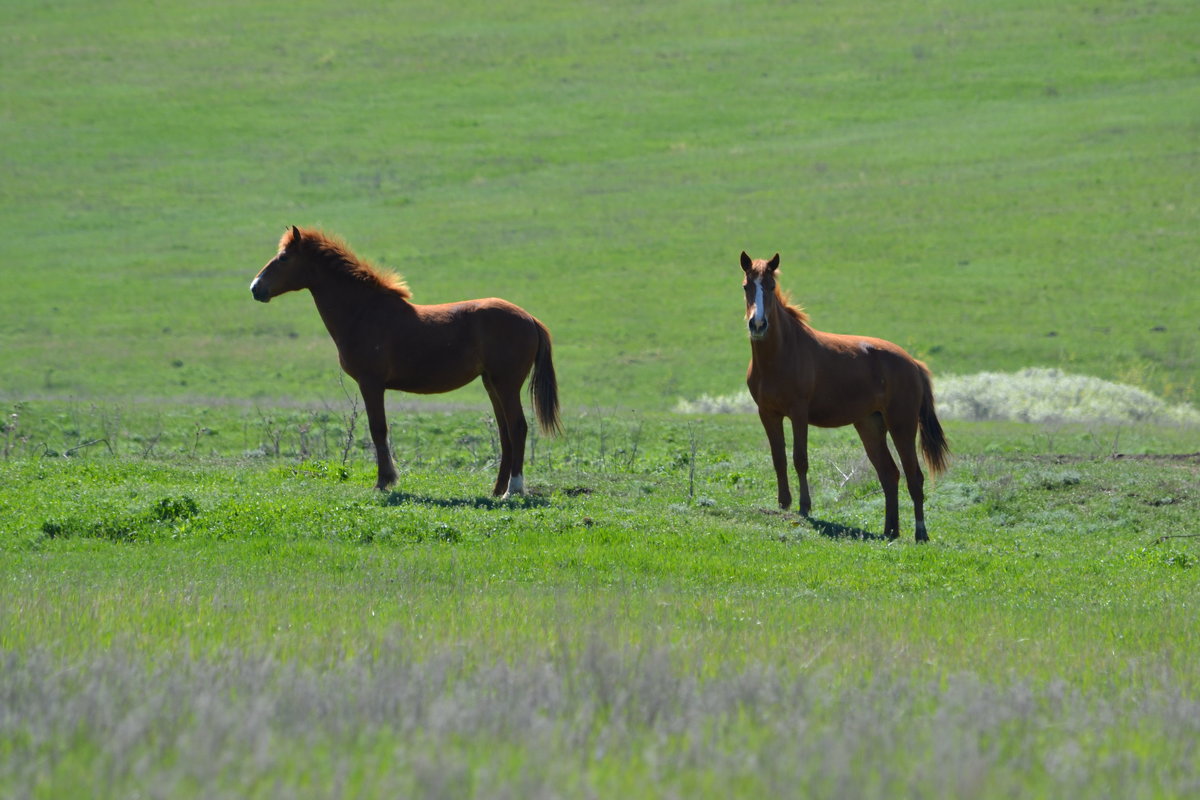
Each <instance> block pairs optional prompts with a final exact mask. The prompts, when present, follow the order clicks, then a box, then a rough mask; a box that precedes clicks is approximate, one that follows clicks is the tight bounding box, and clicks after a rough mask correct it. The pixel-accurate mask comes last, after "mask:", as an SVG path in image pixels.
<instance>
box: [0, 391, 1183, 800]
mask: <svg viewBox="0 0 1200 800" xmlns="http://www.w3.org/2000/svg"><path fill="white" fill-rule="evenodd" d="M26 416H27V417H30V416H31V415H30V414H29V413H28V412H27V414H26ZM47 416H48V417H49V418H53V417H54V416H55V415H53V414H51V415H47ZM84 421H85V422H86V419H85V420H84ZM129 421H130V420H129V419H128V418H126V422H129ZM28 422H29V424H30V426H31V427H32V426H33V425H34V420H32V419H28ZM410 422H411V427H409V428H408V429H407V430H406V431H405V432H406V433H407V434H408V435H409V437H410V438H409V439H408V441H409V442H410V444H412V443H415V442H417V441H420V442H422V443H423V444H422V447H421V449H420V450H419V451H418V450H417V449H416V448H415V446H413V447H410V450H409V452H410V454H419V456H420V458H416V459H411V460H408V459H406V460H404V461H403V462H402V478H401V484H400V486H399V488H398V490H397V491H394V492H391V493H387V494H379V493H376V492H373V491H371V490H370V489H369V488H367V487H368V486H369V484H370V482H371V474H370V471H369V468H368V466H367V464H366V463H365V462H364V461H362V460H360V459H359V458H357V457H355V458H352V459H351V460H350V461H349V462H348V463H347V464H346V465H345V466H343V465H342V464H341V463H340V461H338V460H337V459H318V460H313V459H311V458H310V459H300V458H299V457H298V456H296V455H292V456H290V457H289V456H288V455H287V452H286V447H287V446H288V445H287V444H286V442H285V444H284V446H285V453H284V454H283V455H282V456H281V457H278V458H276V457H274V456H271V457H264V456H263V455H262V454H261V453H258V454H254V455H246V454H245V453H242V454H239V455H233V454H229V455H222V454H220V453H216V454H214V453H212V452H209V453H204V452H199V453H196V452H194V451H192V450H190V449H189V448H190V444H189V443H188V439H189V437H188V436H186V435H181V436H179V437H178V440H179V450H173V451H167V450H166V448H164V449H162V450H156V451H154V452H153V453H151V454H150V455H149V456H147V457H143V456H141V455H138V454H136V453H132V452H131V453H126V454H122V447H123V445H122V444H120V442H118V445H117V448H116V449H117V454H116V455H109V453H108V451H107V449H104V448H97V447H92V448H87V449H86V450H84V451H81V452H80V453H79V454H78V455H76V456H74V457H72V458H69V459H67V458H62V457H61V456H55V457H44V456H37V455H23V456H21V457H20V458H15V459H14V458H10V459H9V460H7V461H3V462H0V479H2V480H3V482H4V485H5V486H6V487H7V491H6V493H5V495H4V497H3V498H2V499H0V505H2V506H3V507H2V508H0V518H2V519H3V520H4V523H3V529H2V530H0V547H3V549H4V558H3V560H2V562H0V563H2V564H3V566H2V568H0V658H3V660H4V661H3V665H2V666H3V669H2V670H0V675H2V676H3V677H2V678H0V693H2V695H3V697H4V703H3V708H4V709H5V715H4V716H3V718H2V727H0V755H2V757H0V786H3V787H4V790H5V791H4V793H5V794H14V795H17V796H24V795H29V796H57V795H62V794H64V793H68V794H69V793H72V792H76V791H101V792H102V793H107V794H124V793H128V792H129V791H133V790H134V789H135V788H136V789H138V790H140V791H142V792H143V793H146V794H149V795H150V796H181V795H182V796H190V795H194V796H263V797H265V796H279V795H280V794H284V795H291V796H330V795H334V796H339V795H341V796H353V795H357V794H363V793H390V794H405V795H412V796H426V797H450V796H480V797H502V796H522V797H538V796H547V797H548V796H561V795H564V794H565V795H582V796H588V795H612V794H618V793H619V794H621V795H623V796H625V795H628V796H661V795H663V794H667V795H670V794H699V795H717V794H720V795H726V796H727V795H729V794H731V793H736V794H740V795H758V796H767V795H772V796H776V795H778V794H780V793H785V794H788V793H802V794H804V793H807V794H815V795H821V796H831V795H838V796H845V795H846V794H847V793H849V794H854V795H857V796H866V797H872V796H874V797H883V796H894V795H895V794H896V793H905V794H923V795H928V796H941V797H994V796H1011V795H1012V794H1021V795H1045V796H1050V795H1061V794H1064V793H1067V792H1083V793H1086V794H1092V795H1096V794H1102V795H1109V794H1118V795H1122V796H1165V797H1171V796H1179V797H1183V796H1187V795H1188V794H1189V793H1191V792H1193V791H1194V790H1195V788H1196V783H1195V781H1196V777H1195V776H1196V775H1197V774H1198V772H1197V766H1198V762H1200V752H1198V751H1197V746H1196V742H1197V741H1198V737H1197V735H1196V734H1197V720H1198V719H1200V715H1198V714H1197V713H1196V712H1197V706H1198V703H1200V673H1198V672H1197V670H1196V668H1195V664H1196V663H1198V660H1197V657H1198V656H1200V635H1198V634H1197V630H1196V627H1195V625H1194V619H1195V615H1196V597H1197V596H1200V569H1198V568H1197V567H1198V566H1200V551H1198V550H1197V545H1196V544H1195V542H1196V540H1195V539H1193V538H1164V537H1184V536H1190V535H1191V534H1193V533H1194V532H1195V530H1196V528H1195V524H1194V518H1195V513H1196V503H1197V498H1196V496H1195V489H1194V487H1195V485H1196V477H1197V472H1198V471H1200V464H1198V463H1197V461H1196V459H1195V457H1170V456H1144V457H1136V458H1135V457H1123V458H1113V457H1112V453H1111V451H1110V450H1108V448H1109V447H1110V446H1111V444H1112V442H1113V439H1114V437H1113V435H1112V431H1105V430H1091V431H1088V430H1046V429H1038V428H1031V427H1029V426H1015V425H984V424H978V425H963V424H960V425H956V426H954V427H953V428H952V429H951V434H952V436H953V437H954V441H955V443H956V446H957V447H958V453H959V456H958V460H957V461H956V464H955V467H954V469H953V471H952V472H951V473H950V474H949V475H948V476H946V477H945V478H943V479H942V480H941V481H939V482H938V483H937V484H936V485H935V486H934V487H933V488H932V491H931V499H930V508H929V517H930V522H931V532H932V535H933V537H934V541H933V542H932V544H931V545H930V546H927V547H917V546H915V545H914V544H913V543H912V542H911V541H910V540H909V539H908V538H907V537H911V530H908V531H906V538H905V539H903V540H901V541H898V542H894V543H889V542H886V541H883V540H880V539H878V538H877V537H876V536H874V535H873V532H875V531H878V529H879V524H880V519H881V516H882V509H881V499H880V497H879V495H878V493H877V491H876V490H875V488H874V485H873V481H872V480H871V479H870V478H869V477H868V476H864V474H863V473H862V470H861V467H862V463H861V453H857V452H855V448H856V447H857V445H856V444H855V443H854V442H853V441H849V440H847V439H845V438H839V437H837V436H825V437H819V438H817V439H816V442H815V445H814V447H815V449H814V453H813V463H814V484H815V486H814V491H815V499H816V506H815V513H816V516H815V517H814V518H813V519H811V520H803V519H800V518H798V517H796V516H795V515H790V514H781V513H779V512H777V511H776V510H775V509H773V508H771V507H770V498H771V496H772V494H773V492H772V491H771V490H770V488H769V485H767V484H766V483H765V479H766V473H767V469H766V456H765V454H764V452H763V445H762V443H761V442H760V441H759V437H760V434H759V433H758V431H757V422H756V421H754V420H752V419H747V418H743V417H725V418H720V419H716V420H704V421H698V420H689V419H687V418H679V417H643V418H641V419H640V420H638V421H637V423H636V424H635V423H634V421H633V419H632V418H629V419H617V418H596V417H594V416H593V417H590V418H572V419H570V420H568V422H569V433H568V435H567V437H565V439H564V440H559V441H558V442H556V443H555V444H554V445H550V444H549V443H546V442H543V443H541V445H540V447H539V455H538V458H537V461H535V463H534V465H532V466H531V469H530V477H531V485H532V488H533V494H531V495H530V496H529V497H527V498H525V499H521V500H517V501H513V502H499V501H495V500H493V499H492V498H490V497H487V496H485V495H484V494H483V493H484V492H485V491H486V488H487V486H489V485H490V478H491V476H490V471H491V465H490V463H489V457H488V455H487V454H486V452H484V451H486V445H479V446H478V447H477V450H476V456H475V458H474V460H472V457H471V451H470V449H469V448H468V447H467V445H466V443H464V442H463V439H462V434H460V433H458V431H460V430H465V429H469V428H471V427H472V426H474V425H477V424H478V418H477V416H476V415H475V414H473V413H471V412H467V413H460V414H428V415H424V416H418V417H416V418H414V419H413V420H410ZM701 422H702V423H703V424H702V425H701ZM248 424H249V423H248ZM260 424H261V423H260ZM417 434H420V438H419V439H418V438H417ZM1159 436H1165V437H1167V438H1168V439H1169V440H1170V441H1173V442H1175V443H1177V444H1179V445H1181V446H1193V447H1194V446H1195V444H1196V442H1194V441H1193V439H1194V437H1195V434H1194V433H1192V432H1188V431H1179V430H1165V431H1158V432H1155V431H1152V430H1151V431H1136V432H1126V433H1125V434H1124V436H1123V437H1122V441H1124V442H1125V443H1126V444H1127V445H1129V446H1130V449H1139V448H1148V449H1154V448H1153V447H1151V445H1153V444H1155V443H1156V442H1157V441H1158V439H1157V437H1159ZM1142 437H1144V438H1142ZM168 438H169V437H164V438H163V440H162V441H166V440H167V439H168ZM221 438H222V437H221V436H216V437H210V440H209V441H220V440H221ZM397 438H402V437H401V436H400V435H399V434H398V435H397ZM121 441H124V440H121ZM635 443H636V445H637V446H636V448H635V447H634V445H635ZM298 445H299V439H298V438H296V439H294V440H293V445H292V446H298ZM231 449H235V450H241V449H242V443H241V442H238V443H236V444H232V448H231ZM1181 449H1186V448H1181ZM635 450H636V453H635V452H634V451H635ZM1160 452H1161V450H1160ZM905 518H906V515H902V520H903V519H905ZM909 524H910V523H909Z"/></svg>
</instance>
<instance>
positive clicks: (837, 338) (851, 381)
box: [809, 331, 925, 427]
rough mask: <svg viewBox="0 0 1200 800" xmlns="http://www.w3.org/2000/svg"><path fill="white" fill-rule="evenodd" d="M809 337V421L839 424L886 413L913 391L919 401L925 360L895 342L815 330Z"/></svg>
mask: <svg viewBox="0 0 1200 800" xmlns="http://www.w3.org/2000/svg"><path fill="white" fill-rule="evenodd" d="M814 340H815V341H816V342H817V344H818V348H817V351H816V353H815V354H814V376H813V383H814V391H813V392H812V396H811V398H810V401H809V420H810V422H811V423H812V424H814V425H819V426H821V427H841V426H843V425H849V424H851V423H853V422H856V421H857V420H859V419H862V418H863V417H865V416H867V415H869V414H873V413H876V412H879V413H882V414H884V415H885V416H887V415H888V412H889V411H890V410H894V409H896V407H897V405H898V404H903V405H907V404H908V402H910V400H911V398H913V397H916V398H918V402H919V398H920V397H921V395H922V393H923V380H922V374H923V373H924V372H925V365H924V364H922V363H921V362H919V361H917V360H916V359H915V358H913V357H912V356H911V355H909V354H908V352H906V351H905V350H904V348H902V347H900V346H899V345H897V344H895V343H894V342H890V341H888V340H886V339H879V338H876V337H872V336H855V335H847V334H831V333H824V332H820V331H814Z"/></svg>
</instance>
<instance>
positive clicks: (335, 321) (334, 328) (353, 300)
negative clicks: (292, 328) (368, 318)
mask: <svg viewBox="0 0 1200 800" xmlns="http://www.w3.org/2000/svg"><path fill="white" fill-rule="evenodd" d="M309 291H310V292H311V293H312V296H313V302H315V303H316V304H317V313H319V314H320V315H321V320H322V321H323V322H324V323H325V329H326V330H328V331H329V335H330V336H332V337H333V340H334V342H336V343H338V344H339V345H340V344H341V341H340V340H341V339H342V337H345V336H350V335H353V333H352V332H353V331H354V330H355V328H356V327H357V324H358V323H359V322H360V321H361V320H362V319H363V317H364V316H365V315H366V314H367V312H368V309H369V308H371V306H373V305H376V304H379V303H380V302H381V301H382V298H381V297H380V296H379V295H380V293H381V292H385V291H386V290H384V289H380V288H378V287H374V286H370V285H356V284H354V283H353V282H347V283H342V284H332V283H331V282H327V281H322V282H318V283H316V284H314V285H313V286H311V287H309ZM401 303H402V304H404V305H407V303H406V302H405V301H403V299H401Z"/></svg>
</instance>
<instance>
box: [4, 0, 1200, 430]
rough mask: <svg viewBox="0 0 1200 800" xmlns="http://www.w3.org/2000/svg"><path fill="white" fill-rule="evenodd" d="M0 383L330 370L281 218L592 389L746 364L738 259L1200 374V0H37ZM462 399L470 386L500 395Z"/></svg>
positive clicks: (16, 107)
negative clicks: (777, 258)
mask: <svg viewBox="0 0 1200 800" xmlns="http://www.w3.org/2000/svg"><path fill="white" fill-rule="evenodd" d="M0 29H2V30H3V33H0V41H2V42H3V46H2V47H0V96H2V97H3V104H2V106H0V120H2V125H0V234H2V236H3V241H4V249H3V255H4V257H3V259H2V262H0V270H2V272H0V276H2V277H3V283H4V286H5V291H4V292H2V293H0V374H2V375H3V386H2V387H0V388H2V389H3V391H5V392H6V393H7V394H8V395H9V396H11V397H14V398H25V397H38V396H49V397H56V398H63V397H69V398H102V399H111V398H125V397H149V398H183V399H189V400H195V399H199V400H207V399H209V398H218V397H219V398H250V399H255V400H265V399H273V398H284V397H286V398H293V399H300V400H315V399H320V398H327V397H340V389H339V387H338V384H337V367H336V361H335V358H334V355H333V347H332V344H331V343H330V342H329V341H328V338H327V336H326V334H325V332H324V330H323V329H322V327H321V324H320V321H319V319H318V318H317V315H316V314H315V312H314V310H313V308H312V304H311V302H310V301H309V300H308V299H307V298H302V297H290V298H285V299H284V300H283V301H281V302H279V303H277V304H272V305H271V306H270V307H266V308H264V307H259V306H257V305H256V304H254V303H253V302H252V301H251V300H250V296H249V293H248V291H247V284H248V282H249V280H250V278H251V277H252V276H253V274H254V273H255V272H256V271H257V269H258V268H259V267H260V266H261V265H262V263H263V262H264V261H265V260H266V259H267V258H268V257H269V256H270V255H271V253H272V251H273V249H274V246H275V242H276V240H277V238H278V236H279V234H280V233H281V232H282V230H283V228H284V226H285V225H288V224H293V223H295V224H304V225H318V226H322V227H324V228H326V229H328V230H330V231H334V232H337V233H339V234H341V235H343V236H344V237H346V238H347V239H348V241H349V242H350V244H351V245H352V246H353V247H355V248H356V250H357V251H358V252H359V253H360V254H361V255H363V256H366V257H368V258H370V259H372V260H374V261H375V262H377V263H379V264H382V265H385V266H389V267H392V268H395V269H398V270H399V271H401V272H403V273H405V274H406V275H407V277H408V279H409V282H410V283H411V285H412V286H413V288H414V290H415V292H416V299H417V300H418V302H440V301H445V300H453V299H459V298H464V297H470V296H481V295H500V296H504V297H507V298H509V299H511V300H513V301H515V302H517V303H520V304H522V305H524V306H526V307H527V308H529V309H530V310H531V311H532V312H533V313H535V314H537V315H538V316H539V317H541V318H542V319H543V320H544V321H545V322H547V324H548V325H549V326H550V327H551V329H552V331H553V332H554V334H555V337H556V341H557V346H558V349H557V355H558V361H559V363H560V368H559V375H560V380H561V381H562V384H563V396H564V400H565V402H566V404H567V406H568V407H575V408H585V407H590V406H593V405H596V404H603V405H624V406H632V407H638V408H653V407H656V406H659V405H661V404H662V403H664V402H666V403H670V404H673V403H674V402H675V401H676V399H677V398H679V397H694V396H697V395H700V394H702V393H712V394H720V393H725V392H729V391H733V390H736V389H737V388H738V387H739V386H740V380H741V374H742V371H743V369H744V364H745V361H746V360H747V355H748V348H747V346H746V344H745V340H744V336H743V335H742V329H741V321H740V320H741V308H740V302H741V301H740V299H739V298H740V292H739V291H738V287H737V283H738V280H739V274H740V273H739V270H738V268H737V260H736V259H737V254H738V252H740V251H741V250H742V249H746V250H749V251H750V252H751V253H752V254H763V255H769V254H770V253H772V252H775V251H779V252H781V253H782V254H783V265H784V266H783V269H784V278H785V283H786V286H787V287H788V288H789V289H791V290H792V291H793V293H794V294H795V296H796V298H797V299H798V300H800V301H801V302H803V303H804V304H805V305H806V306H807V307H808V308H809V310H810V311H811V313H812V315H813V318H814V322H815V324H816V325H817V326H818V327H821V328H825V329H829V330H839V331H846V332H861V333H870V334H874V335H879V336H883V337H885V338H890V339H893V340H895V341H897V342H899V343H901V344H902V345H904V346H906V347H908V348H910V349H911V350H913V351H914V352H915V353H916V354H918V355H919V356H921V357H923V358H925V359H927V360H928V361H929V362H930V364H931V366H932V367H933V368H934V370H935V372H936V373H940V374H946V373H955V374H966V373H972V372H976V371H982V370H1000V371H1007V370H1012V369H1016V368H1019V367H1024V366H1057V367H1063V368H1065V369H1068V370H1070V371H1072V372H1079V373H1087V374H1093V375H1096V376H1099V377H1103V378H1106V379H1110V380H1119V381H1122V382H1127V383H1132V384H1135V385H1138V386H1141V387H1143V388H1147V389H1150V390H1151V391H1154V392H1156V393H1159V394H1164V395H1166V396H1168V397H1170V398H1173V399H1176V400H1182V401H1193V402H1194V401H1195V399H1196V397H1197V386H1196V382H1195V375H1196V374H1197V366H1198V359H1200V323H1198V322H1197V319H1198V318H1200V293H1197V292H1196V291H1195V288H1194V284H1195V276H1196V263H1197V256H1198V255H1200V224H1198V222H1200V193H1198V192H1197V188H1196V178H1195V176H1196V175H1197V174H1200V146H1198V144H1197V143H1198V141H1200V135H1198V134H1200V128H1198V124H1200V123H1198V118H1197V115H1196V110H1197V108H1198V107H1200V106H1198V102H1200V56H1198V55H1197V54H1198V53H1200V6H1197V5H1196V4H1195V3H1194V2H1191V0H1172V1H1170V2H1158V3H1153V4H1133V3H1128V2H1095V3H1089V4H1086V5H1083V4H1074V3H1053V4H1046V3H1042V2H1033V1H1032V0H1029V1H1028V2H1022V1H1020V0H1004V2H998V3H977V2H925V1H924V0H922V2H904V1H901V2H888V3H884V4H880V3H877V2H858V1H857V0H852V1H851V2H840V3H836V4H827V5H822V6H813V5H812V4H801V5H790V4H776V3H754V4H742V3H736V4H735V3H724V2H707V3H695V2H693V3H654V4H643V3H636V2H629V3H584V4H556V3H516V2H502V3H495V2H488V3H470V2H467V3H453V4H446V3H433V2H429V3H404V4H396V5H394V6H385V7H380V4H376V3H363V2H348V3H341V4H338V5H337V6H330V5H328V4H325V3H314V2H289V3H269V2H257V3H216V4H203V5H202V6H195V5H194V4H185V3H156V4H153V5H151V4H146V3H121V2H114V3H105V4H94V3H82V2H76V3H58V4H54V5H41V4H33V3H26V2H22V3H17V4H9V5H7V6H5V8H4V10H2V11H0ZM445 399H447V400H451V401H452V402H461V403H468V404H469V403H474V402H478V401H479V400H481V399H482V392H481V391H480V390H478V388H476V389H474V390H468V391H467V392H464V393H460V394H459V395H456V396H454V397H453V398H445Z"/></svg>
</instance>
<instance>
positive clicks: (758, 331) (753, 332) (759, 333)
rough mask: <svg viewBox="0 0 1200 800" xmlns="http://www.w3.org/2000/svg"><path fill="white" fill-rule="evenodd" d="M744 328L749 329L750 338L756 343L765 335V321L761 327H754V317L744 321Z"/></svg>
mask: <svg viewBox="0 0 1200 800" xmlns="http://www.w3.org/2000/svg"><path fill="white" fill-rule="evenodd" d="M746 327H747V328H749V329H750V338H751V339H752V340H754V341H756V342H757V341H758V340H759V339H761V338H763V337H764V336H766V335H767V321H766V320H763V323H762V325H755V324H754V317H751V318H750V319H748V320H746Z"/></svg>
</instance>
